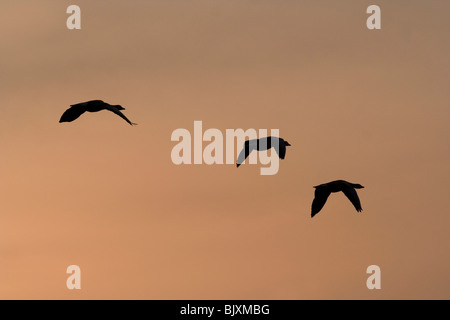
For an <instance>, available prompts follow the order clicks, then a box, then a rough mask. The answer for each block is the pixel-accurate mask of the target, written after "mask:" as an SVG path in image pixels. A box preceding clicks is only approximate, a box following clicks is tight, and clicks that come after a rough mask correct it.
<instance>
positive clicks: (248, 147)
mask: <svg viewBox="0 0 450 320" xmlns="http://www.w3.org/2000/svg"><path fill="white" fill-rule="evenodd" d="M255 148H256V141H255V140H251V141H249V140H247V141H245V143H244V148H242V150H241V152H240V153H239V156H238V158H237V161H236V167H238V168H239V166H240V165H241V164H242V163H244V161H245V159H247V157H248V156H249V154H250V153H251V152H252V151H253V149H255Z"/></svg>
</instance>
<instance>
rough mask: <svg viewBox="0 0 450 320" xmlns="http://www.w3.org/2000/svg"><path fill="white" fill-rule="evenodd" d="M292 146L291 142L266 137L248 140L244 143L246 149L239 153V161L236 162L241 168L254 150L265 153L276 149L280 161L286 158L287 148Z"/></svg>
mask: <svg viewBox="0 0 450 320" xmlns="http://www.w3.org/2000/svg"><path fill="white" fill-rule="evenodd" d="M288 146H290V144H289V142H287V141H286V140H284V139H282V138H278V137H272V136H270V137H264V138H260V139H253V140H247V141H245V143H244V148H242V150H241V152H240V153H239V156H238V159H237V161H236V167H238V168H239V166H240V165H241V164H242V163H243V162H244V161H245V159H247V157H248V156H249V154H250V153H251V152H252V151H253V150H258V151H264V150H269V149H270V148H274V149H275V151H276V152H277V154H278V157H280V159H284V157H285V156H286V147H288Z"/></svg>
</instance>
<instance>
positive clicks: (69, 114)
mask: <svg viewBox="0 0 450 320" xmlns="http://www.w3.org/2000/svg"><path fill="white" fill-rule="evenodd" d="M101 110H109V111H111V112H114V113H115V114H117V115H118V116H119V117H121V118H122V119H124V120H125V121H126V122H128V123H129V124H130V125H136V124H137V123H133V122H131V121H130V120H128V118H127V117H125V115H124V114H123V113H122V112H120V110H125V108H124V107H122V106H120V105H110V104H109V103H106V102H103V101H102V100H91V101H86V102H81V103H77V104H72V105H71V106H70V108H69V109H67V110H66V111H65V112H64V113H63V114H62V116H61V119H60V120H59V122H60V123H61V122H72V121H73V120H75V119H78V117H79V116H81V115H82V114H83V113H85V112H86V111H88V112H98V111H101Z"/></svg>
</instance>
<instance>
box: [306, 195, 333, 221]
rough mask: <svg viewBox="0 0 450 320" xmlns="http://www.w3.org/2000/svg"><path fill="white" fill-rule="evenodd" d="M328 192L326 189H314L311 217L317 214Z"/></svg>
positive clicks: (325, 200)
mask: <svg viewBox="0 0 450 320" xmlns="http://www.w3.org/2000/svg"><path fill="white" fill-rule="evenodd" d="M330 194H331V192H330V191H328V190H326V189H323V188H317V189H316V191H315V192H314V200H313V203H312V206H311V218H312V217H314V216H315V215H316V214H318V213H319V211H320V210H322V208H323V206H324V205H325V202H327V199H328V197H329V196H330Z"/></svg>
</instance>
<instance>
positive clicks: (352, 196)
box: [311, 180, 364, 218]
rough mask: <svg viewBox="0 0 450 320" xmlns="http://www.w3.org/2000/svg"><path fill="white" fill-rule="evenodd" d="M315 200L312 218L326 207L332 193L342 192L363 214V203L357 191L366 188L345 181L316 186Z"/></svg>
mask: <svg viewBox="0 0 450 320" xmlns="http://www.w3.org/2000/svg"><path fill="white" fill-rule="evenodd" d="M314 188H316V191H315V192H314V200H313V203H312V206H311V218H312V217H314V216H315V215H316V214H317V213H319V211H320V210H321V209H322V208H323V206H324V205H325V202H327V199H328V197H329V196H330V194H331V193H332V192H339V191H342V192H343V193H344V194H345V195H346V196H347V198H348V199H349V200H350V202H351V203H352V204H353V206H354V207H355V209H356V211H358V212H361V211H362V208H361V202H360V201H359V198H358V194H357V193H356V190H355V189H362V188H364V187H363V186H362V185H360V184H355V183H350V182H347V181H344V180H336V181H331V182H328V183H324V184H321V185H318V186H315V187H314Z"/></svg>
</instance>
